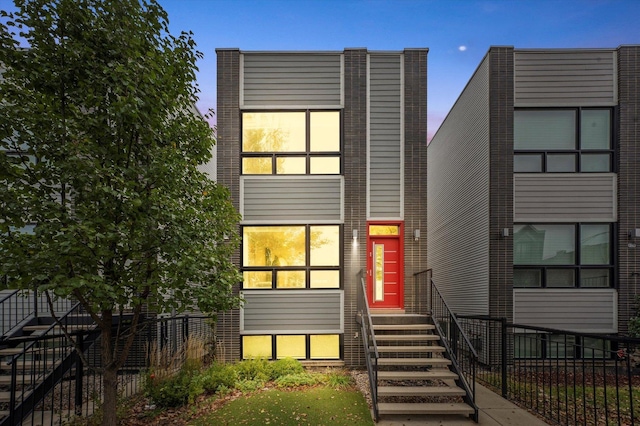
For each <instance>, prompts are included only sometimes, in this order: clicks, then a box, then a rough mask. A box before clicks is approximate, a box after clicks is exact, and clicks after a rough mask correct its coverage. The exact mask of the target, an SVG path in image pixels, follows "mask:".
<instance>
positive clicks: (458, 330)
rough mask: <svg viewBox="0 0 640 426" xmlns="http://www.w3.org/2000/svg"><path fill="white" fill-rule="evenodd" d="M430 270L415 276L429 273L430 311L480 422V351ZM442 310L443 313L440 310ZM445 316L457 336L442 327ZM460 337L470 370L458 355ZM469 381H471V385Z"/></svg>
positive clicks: (475, 415)
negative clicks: (477, 380)
mask: <svg viewBox="0 0 640 426" xmlns="http://www.w3.org/2000/svg"><path fill="white" fill-rule="evenodd" d="M430 272H431V270H430V269H428V270H426V271H423V272H419V273H417V274H414V277H416V278H417V277H418V276H420V275H422V274H429V275H428V285H429V291H430V295H429V302H428V303H429V312H430V314H431V319H432V321H433V324H434V326H435V327H436V329H437V332H438V334H439V335H440V336H441V341H442V344H443V346H444V347H445V351H446V353H447V354H448V355H449V357H450V361H451V364H452V367H453V369H454V370H455V371H456V372H457V373H458V377H459V380H460V384H461V386H462V388H463V389H464V391H465V393H466V398H465V400H466V402H467V403H468V404H469V405H471V407H472V408H473V410H474V414H473V419H474V421H475V422H478V413H479V409H478V406H477V405H476V402H475V397H476V367H477V364H478V353H477V351H476V350H475V348H474V346H473V344H472V343H471V341H470V340H469V337H468V336H467V334H466V333H465V332H464V330H463V329H462V327H461V325H460V323H459V322H458V319H457V318H456V316H455V314H454V313H453V312H452V311H451V309H450V308H449V305H448V304H447V302H446V300H445V299H444V297H443V296H442V294H441V293H440V291H439V289H438V287H437V286H436V285H435V282H434V281H433V279H431V274H430ZM434 293H435V294H434ZM434 296H436V297H437V301H438V304H439V308H440V309H437V310H438V312H436V306H435V303H436V300H435V298H434ZM440 310H442V312H441V313H440V312H439V311H440ZM437 314H441V315H442V316H441V317H438V315H437ZM444 318H447V319H448V321H449V327H450V331H451V333H455V335H456V337H455V338H452V337H451V336H450V335H449V334H448V333H445V330H444V329H443V328H442V324H441V323H440V319H444ZM459 338H462V340H461V343H462V344H463V346H464V348H465V352H466V356H467V358H468V359H469V362H470V364H471V371H468V370H465V369H463V368H462V364H461V361H464V358H462V359H461V360H459V359H458V355H457V345H458V340H457V339H459ZM452 345H453V346H455V347H452ZM466 375H470V378H468V377H467V376H466ZM469 381H471V385H469Z"/></svg>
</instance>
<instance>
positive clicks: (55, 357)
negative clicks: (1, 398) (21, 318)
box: [0, 306, 213, 426]
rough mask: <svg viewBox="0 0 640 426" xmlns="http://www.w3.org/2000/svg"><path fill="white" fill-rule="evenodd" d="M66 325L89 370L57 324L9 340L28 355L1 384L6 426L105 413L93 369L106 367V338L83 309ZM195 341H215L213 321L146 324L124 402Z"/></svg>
mask: <svg viewBox="0 0 640 426" xmlns="http://www.w3.org/2000/svg"><path fill="white" fill-rule="evenodd" d="M60 322H61V323H62V324H64V325H65V326H67V329H68V330H69V331H70V333H69V334H70V335H71V337H72V338H74V339H77V341H78V344H79V346H80V347H81V348H82V352H83V354H84V359H85V360H87V361H88V363H89V365H88V366H87V365H85V364H84V362H83V361H82V359H81V357H80V356H79V355H78V353H77V352H76V349H75V348H74V347H73V346H72V345H71V344H70V342H69V341H68V338H67V335H65V334H63V333H61V331H60V329H59V327H58V326H56V325H55V324H51V327H50V328H49V329H47V330H44V334H42V335H38V336H23V337H13V338H10V339H6V340H4V341H3V342H2V346H4V347H10V346H14V347H16V348H18V347H19V348H22V349H21V350H22V352H21V353H19V354H16V355H15V356H14V357H13V358H12V359H11V361H9V367H10V369H11V372H10V379H9V381H6V380H5V382H0V386H3V387H4V388H5V390H4V391H3V392H9V393H10V398H9V401H8V402H2V403H0V411H5V412H8V413H9V414H8V415H7V416H5V417H4V418H2V417H1V416H0V426H6V425H11V426H15V425H19V424H30V425H47V424H51V425H54V424H65V423H67V422H72V423H73V421H74V420H73V419H74V418H77V417H90V416H92V415H94V414H96V412H97V411H98V410H100V407H101V400H102V396H101V395H102V376H101V374H100V373H99V371H98V370H97V369H95V368H93V367H95V366H100V365H101V361H100V357H101V353H100V332H99V331H98V330H97V329H96V328H95V326H94V324H93V323H92V322H90V321H88V320H87V316H86V315H84V312H83V311H82V309H81V308H80V307H79V306H77V307H75V308H74V309H73V310H72V311H71V312H69V313H68V314H67V315H65V316H63V317H61V318H60ZM194 336H197V337H198V338H200V339H202V340H203V341H204V340H207V339H210V340H212V339H213V330H212V328H211V326H210V322H209V319H208V317H205V316H201V315H195V316H194V315H192V316H186V315H185V316H180V317H169V318H152V319H145V320H144V321H143V323H142V324H141V330H140V332H139V333H138V337H137V339H136V341H135V343H134V346H133V348H132V349H131V352H130V356H129V357H128V359H127V361H126V362H125V365H124V367H122V368H121V369H120V370H119V372H118V395H119V397H123V398H126V397H130V396H132V395H134V394H136V393H138V392H139V391H140V389H141V383H142V382H141V379H142V372H143V371H145V370H146V369H148V368H149V367H151V366H150V364H149V362H150V360H160V361H161V360H162V358H163V354H165V355H168V357H170V358H171V359H172V361H173V362H175V361H176V354H178V355H180V354H184V353H185V344H186V342H187V341H188V340H189V339H190V338H191V337H194ZM207 346H208V345H204V346H203V347H207ZM209 347H211V348H212V347H213V345H210V346H209ZM179 361H180V360H179V359H178V362H179ZM0 377H1V376H0ZM7 388H8V389H7Z"/></svg>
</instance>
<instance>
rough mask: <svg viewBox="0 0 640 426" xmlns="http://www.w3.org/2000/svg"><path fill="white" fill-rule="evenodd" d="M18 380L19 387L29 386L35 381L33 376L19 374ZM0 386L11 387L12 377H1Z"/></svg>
mask: <svg viewBox="0 0 640 426" xmlns="http://www.w3.org/2000/svg"><path fill="white" fill-rule="evenodd" d="M16 380H17V382H18V384H19V385H29V384H31V382H32V381H33V380H32V377H31V374H24V375H22V374H18V377H17V379H16ZM0 386H11V376H0Z"/></svg>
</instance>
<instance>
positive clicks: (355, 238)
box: [353, 229, 358, 242]
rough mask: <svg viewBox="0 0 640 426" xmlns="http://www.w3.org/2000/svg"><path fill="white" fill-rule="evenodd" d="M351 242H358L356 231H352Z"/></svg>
mask: <svg viewBox="0 0 640 426" xmlns="http://www.w3.org/2000/svg"><path fill="white" fill-rule="evenodd" d="M353 241H354V242H356V241H358V230H357V229H354V230H353Z"/></svg>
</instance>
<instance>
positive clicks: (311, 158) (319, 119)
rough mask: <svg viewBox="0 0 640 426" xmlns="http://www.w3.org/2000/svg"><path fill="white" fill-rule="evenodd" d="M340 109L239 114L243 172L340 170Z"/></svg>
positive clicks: (281, 173)
mask: <svg viewBox="0 0 640 426" xmlns="http://www.w3.org/2000/svg"><path fill="white" fill-rule="evenodd" d="M340 134H341V130H340V112H339V111H291V112H245V113H243V114H242V173H243V174H245V175H264V174H267V175H271V174H277V175H290V174H295V175H304V174H330V175H335V174H340V140H341V137H340Z"/></svg>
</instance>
